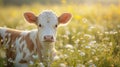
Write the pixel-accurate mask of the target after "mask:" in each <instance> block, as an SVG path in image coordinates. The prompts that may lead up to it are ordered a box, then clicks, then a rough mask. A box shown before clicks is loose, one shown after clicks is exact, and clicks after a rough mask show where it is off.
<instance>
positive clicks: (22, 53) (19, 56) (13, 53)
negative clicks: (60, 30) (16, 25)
mask: <svg viewBox="0 0 120 67" xmlns="http://www.w3.org/2000/svg"><path fill="white" fill-rule="evenodd" d="M24 17H25V19H26V20H27V21H28V22H29V23H34V24H35V25H36V26H37V29H36V30H32V31H18V30H15V29H9V28H0V41H1V42H0V46H1V45H5V47H6V51H7V52H6V55H7V59H8V60H11V61H13V63H14V65H15V66H16V67H28V64H29V62H30V61H32V60H33V57H32V55H33V54H35V53H37V54H38V56H39V59H40V61H41V62H43V64H44V65H45V66H47V67H50V64H51V62H52V61H53V58H54V56H55V55H56V50H55V44H54V43H55V41H56V29H57V26H58V25H59V24H64V23H67V22H68V21H69V20H70V18H71V14H70V13H63V14H62V15H61V16H59V17H57V16H56V15H55V14H54V13H53V12H52V11H44V12H42V13H41V14H40V15H39V16H35V15H34V14H33V13H31V12H26V13H24ZM7 65H8V66H10V63H8V64H7Z"/></svg>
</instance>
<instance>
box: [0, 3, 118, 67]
mask: <svg viewBox="0 0 120 67" xmlns="http://www.w3.org/2000/svg"><path fill="white" fill-rule="evenodd" d="M43 10H53V11H54V12H55V13H56V14H57V15H58V16H59V15H61V14H62V13H64V12H70V13H71V14H72V15H73V18H72V19H71V21H70V22H69V24H68V25H66V26H61V27H59V28H58V32H57V42H56V50H57V51H58V53H59V58H58V57H56V59H55V61H54V62H53V63H52V65H51V67H120V5H113V4H111V5H101V4H94V5H84V4H81V5H59V6H58V5H54V6H51V5H47V6H44V5H39V4H34V5H31V6H27V5H23V6H20V7H15V6H9V7H4V6H0V27H9V28H15V29H19V30H31V29H35V28H36V26H35V25H34V24H33V25H32V24H29V23H27V22H26V21H25V20H24V17H23V13H24V12H27V11H31V12H34V13H35V14H36V15H38V14H39V13H40V12H41V11H43ZM3 55H4V53H3V51H2V50H1V51H0V57H1V58H0V67H3V65H4V64H5V58H4V56H3ZM35 60H36V59H35ZM38 65H39V63H38V62H37V60H36V61H35V62H34V64H33V65H32V64H31V65H30V66H31V67H33V66H34V67H37V66H38Z"/></svg>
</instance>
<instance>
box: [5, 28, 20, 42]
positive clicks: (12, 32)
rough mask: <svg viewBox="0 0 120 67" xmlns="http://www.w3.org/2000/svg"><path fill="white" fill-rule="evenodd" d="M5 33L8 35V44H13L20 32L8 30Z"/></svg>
mask: <svg viewBox="0 0 120 67" xmlns="http://www.w3.org/2000/svg"><path fill="white" fill-rule="evenodd" d="M6 33H10V34H11V35H10V38H11V39H10V44H13V43H14V42H15V40H16V38H18V37H20V36H21V35H20V34H21V31H19V30H15V29H8V30H7V31H6Z"/></svg>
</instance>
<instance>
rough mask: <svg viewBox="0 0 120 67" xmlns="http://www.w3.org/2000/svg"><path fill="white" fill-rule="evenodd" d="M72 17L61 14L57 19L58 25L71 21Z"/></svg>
mask: <svg viewBox="0 0 120 67" xmlns="http://www.w3.org/2000/svg"><path fill="white" fill-rule="evenodd" d="M71 17H72V15H71V14H70V13H63V14H62V15H61V16H59V17H58V22H59V23H60V24H65V23H67V22H68V21H69V20H70V19H71Z"/></svg>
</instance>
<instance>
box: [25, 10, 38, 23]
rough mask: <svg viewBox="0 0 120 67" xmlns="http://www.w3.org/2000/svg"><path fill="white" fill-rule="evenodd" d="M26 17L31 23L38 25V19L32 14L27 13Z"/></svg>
mask: <svg viewBox="0 0 120 67" xmlns="http://www.w3.org/2000/svg"><path fill="white" fill-rule="evenodd" d="M24 17H25V19H26V20H27V21H28V22H29V23H35V24H36V22H37V17H36V16H35V15H34V14H33V13H31V12H25V13H24Z"/></svg>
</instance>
